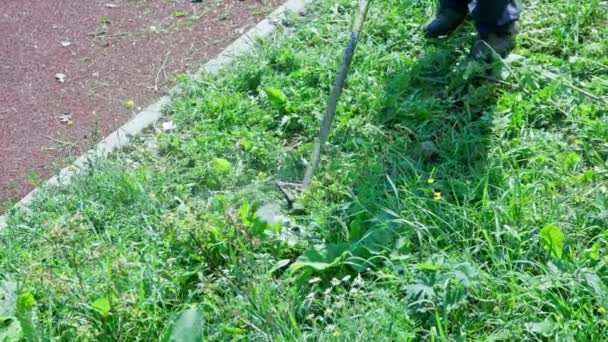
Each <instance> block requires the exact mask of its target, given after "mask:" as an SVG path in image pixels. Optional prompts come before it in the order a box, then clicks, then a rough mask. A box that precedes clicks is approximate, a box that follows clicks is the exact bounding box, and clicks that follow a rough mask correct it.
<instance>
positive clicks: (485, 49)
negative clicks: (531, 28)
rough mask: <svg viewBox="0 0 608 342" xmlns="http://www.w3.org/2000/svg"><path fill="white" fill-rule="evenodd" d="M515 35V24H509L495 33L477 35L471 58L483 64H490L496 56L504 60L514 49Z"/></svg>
mask: <svg viewBox="0 0 608 342" xmlns="http://www.w3.org/2000/svg"><path fill="white" fill-rule="evenodd" d="M516 35H517V27H516V25H515V23H510V24H508V25H506V26H505V27H502V28H500V29H497V30H496V31H495V32H489V33H478V34H477V37H476V38H475V41H474V42H473V47H472V48H471V57H473V58H474V59H476V60H478V61H483V62H490V61H492V60H494V59H495V57H496V56H497V55H498V56H500V57H501V58H505V57H507V56H508V55H509V53H511V51H513V49H514V48H515V36H516Z"/></svg>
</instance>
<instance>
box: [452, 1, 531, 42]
mask: <svg viewBox="0 0 608 342" xmlns="http://www.w3.org/2000/svg"><path fill="white" fill-rule="evenodd" d="M445 1H447V0H445ZM448 2H450V1H448ZM519 12H520V7H519V3H518V2H517V0H478V1H477V5H476V6H475V9H474V10H473V13H472V17H473V20H475V26H477V30H478V31H479V33H480V34H482V35H485V34H488V33H498V34H501V33H507V32H506V31H509V30H510V29H511V27H512V24H513V23H514V22H515V21H516V20H518V19H519Z"/></svg>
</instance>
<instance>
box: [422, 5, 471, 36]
mask: <svg viewBox="0 0 608 342" xmlns="http://www.w3.org/2000/svg"><path fill="white" fill-rule="evenodd" d="M467 15H468V13H467V12H466V11H458V10H455V9H452V8H448V7H446V8H440V9H439V11H438V12H437V15H436V16H435V19H433V20H432V21H431V22H430V23H429V24H428V25H427V26H426V28H425V29H424V35H425V37H426V38H429V39H431V38H437V37H441V36H445V35H448V34H450V33H452V32H453V31H454V30H456V29H457V28H458V26H460V25H461V24H462V23H463V22H464V20H465V19H466V17H467Z"/></svg>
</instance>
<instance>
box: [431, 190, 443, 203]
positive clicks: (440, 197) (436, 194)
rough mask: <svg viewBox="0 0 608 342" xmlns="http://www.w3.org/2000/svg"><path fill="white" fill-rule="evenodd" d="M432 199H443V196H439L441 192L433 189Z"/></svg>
mask: <svg viewBox="0 0 608 342" xmlns="http://www.w3.org/2000/svg"><path fill="white" fill-rule="evenodd" d="M433 199H434V200H435V201H441V200H442V199H443V196H441V192H439V191H435V192H434V196H433Z"/></svg>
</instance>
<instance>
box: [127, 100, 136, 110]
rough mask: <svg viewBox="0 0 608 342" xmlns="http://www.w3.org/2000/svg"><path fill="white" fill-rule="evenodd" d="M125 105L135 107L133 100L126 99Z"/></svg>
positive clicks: (129, 107)
mask: <svg viewBox="0 0 608 342" xmlns="http://www.w3.org/2000/svg"><path fill="white" fill-rule="evenodd" d="M125 107H127V108H128V109H131V108H133V107H135V101H133V100H129V101H127V103H125Z"/></svg>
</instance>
